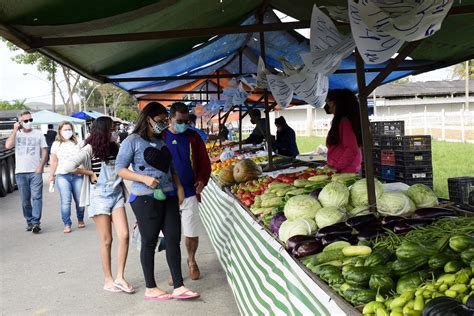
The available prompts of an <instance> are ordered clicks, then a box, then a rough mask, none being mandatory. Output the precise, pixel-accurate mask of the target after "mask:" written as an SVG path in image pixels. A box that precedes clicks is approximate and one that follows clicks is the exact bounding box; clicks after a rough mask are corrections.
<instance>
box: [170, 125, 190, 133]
mask: <svg viewBox="0 0 474 316" xmlns="http://www.w3.org/2000/svg"><path fill="white" fill-rule="evenodd" d="M173 128H174V130H175V131H176V132H177V133H179V134H181V133H184V132H186V130H187V129H188V124H185V123H182V124H178V123H174V125H173Z"/></svg>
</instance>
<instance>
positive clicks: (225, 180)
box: [219, 165, 235, 186]
mask: <svg viewBox="0 0 474 316" xmlns="http://www.w3.org/2000/svg"><path fill="white" fill-rule="evenodd" d="M219 182H220V184H222V185H224V186H227V185H231V184H234V183H235V180H234V166H233V165H229V166H225V167H224V168H222V169H221V171H220V172H219Z"/></svg>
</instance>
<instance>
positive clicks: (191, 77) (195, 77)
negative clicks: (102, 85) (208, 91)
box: [106, 73, 256, 82]
mask: <svg viewBox="0 0 474 316" xmlns="http://www.w3.org/2000/svg"><path fill="white" fill-rule="evenodd" d="M255 74H256V73H245V74H242V73H240V74H219V75H217V74H209V75H182V76H157V77H131V78H107V79H106V80H107V82H138V81H162V80H199V79H214V78H218V77H219V78H233V77H240V76H250V75H255Z"/></svg>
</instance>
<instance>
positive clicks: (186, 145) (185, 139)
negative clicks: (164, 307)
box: [164, 102, 211, 280]
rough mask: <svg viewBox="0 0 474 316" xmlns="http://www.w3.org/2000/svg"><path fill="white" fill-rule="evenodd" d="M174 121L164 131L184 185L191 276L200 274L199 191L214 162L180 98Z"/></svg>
mask: <svg viewBox="0 0 474 316" xmlns="http://www.w3.org/2000/svg"><path fill="white" fill-rule="evenodd" d="M170 116H171V125H170V127H169V129H168V130H167V131H165V133H164V139H165V142H166V145H167V147H168V149H169V150H170V152H171V157H172V158H173V166H174V168H175V170H176V172H177V173H178V177H179V180H180V182H181V184H182V185H183V188H184V196H185V199H184V202H183V204H181V206H180V211H181V223H182V231H183V235H184V237H185V244H186V249H187V251H188V268H189V275H190V277H191V279H192V280H196V279H198V278H199V276H200V271H199V268H198V265H197V263H196V258H195V255H196V251H197V248H198V244H199V236H198V235H199V231H200V230H199V228H200V227H202V224H200V223H201V219H200V217H199V205H198V202H199V201H200V194H201V192H202V190H203V189H204V187H205V186H206V185H207V183H208V181H209V177H210V176H211V162H210V160H209V156H208V154H207V150H206V145H205V144H204V142H203V141H202V139H201V137H200V136H199V134H198V133H197V132H195V131H194V130H192V129H190V128H189V110H188V107H187V106H186V105H185V104H184V103H181V102H176V103H174V104H173V105H172V106H171V109H170Z"/></svg>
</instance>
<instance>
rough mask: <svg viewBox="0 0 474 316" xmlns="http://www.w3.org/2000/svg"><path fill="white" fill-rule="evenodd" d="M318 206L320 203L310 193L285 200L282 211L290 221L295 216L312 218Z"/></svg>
mask: <svg viewBox="0 0 474 316" xmlns="http://www.w3.org/2000/svg"><path fill="white" fill-rule="evenodd" d="M320 208H321V204H319V202H318V201H317V200H316V199H315V198H313V197H311V196H310V195H297V196H293V197H291V198H290V199H289V200H288V202H286V204H285V208H284V212H285V216H286V218H288V219H289V220H290V221H292V220H295V219H297V218H309V219H314V216H315V215H316V213H317V212H318V210H319V209H320Z"/></svg>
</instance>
